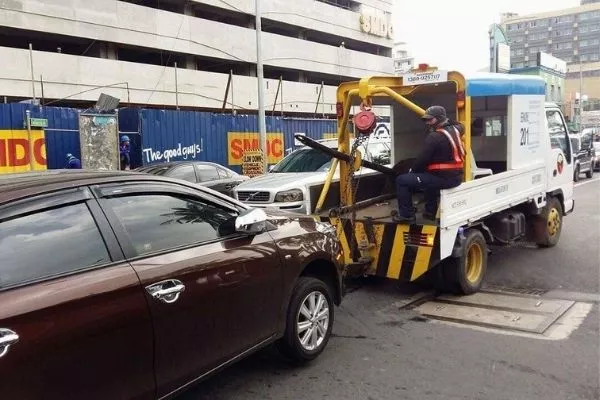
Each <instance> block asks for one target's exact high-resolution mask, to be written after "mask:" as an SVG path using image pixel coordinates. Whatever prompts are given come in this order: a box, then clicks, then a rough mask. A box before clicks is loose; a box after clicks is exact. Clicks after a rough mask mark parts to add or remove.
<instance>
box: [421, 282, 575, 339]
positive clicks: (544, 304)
mask: <svg viewBox="0 0 600 400" xmlns="http://www.w3.org/2000/svg"><path fill="white" fill-rule="evenodd" d="M573 304H575V302H574V301H570V300H548V299H542V298H539V297H526V296H516V295H511V294H503V293H485V292H480V293H476V294H473V295H470V296H462V297H458V296H440V297H437V298H436V299H434V300H432V301H428V302H426V303H423V304H421V305H419V306H418V307H416V308H415V311H418V312H419V313H421V314H422V315H424V316H427V317H429V318H434V319H439V320H443V321H451V322H455V323H461V324H465V325H474V326H482V327H488V328H500V329H505V330H512V331H520V332H528V333H537V334H542V333H544V332H545V331H546V330H547V329H548V328H549V327H550V326H551V325H552V324H553V323H554V322H555V321H556V320H557V319H559V318H560V317H561V316H562V315H563V314H564V313H565V312H566V311H567V310H569V308H571V307H572V306H573Z"/></svg>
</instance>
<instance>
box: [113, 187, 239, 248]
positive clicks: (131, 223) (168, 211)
mask: <svg viewBox="0 0 600 400" xmlns="http://www.w3.org/2000/svg"><path fill="white" fill-rule="evenodd" d="M107 202H108V205H109V206H110V207H111V208H112V210H113V211H114V212H115V214H116V215H117V218H118V219H119V220H120V221H121V223H122V224H123V227H124V228H125V231H126V232H127V234H128V235H129V238H130V239H131V242H132V244H133V246H134V248H135V250H136V252H137V254H140V255H142V254H147V253H152V252H157V251H162V250H167V249H172V248H176V247H180V246H186V245H190V244H194V243H202V242H207V241H212V240H215V239H218V238H219V237H220V235H219V228H220V227H221V225H223V224H225V223H231V222H232V221H233V220H234V219H235V216H236V214H235V213H234V212H233V211H229V210H225V209H223V208H220V207H217V206H215V205H212V204H210V203H208V202H204V201H201V200H199V199H192V198H183V197H176V196H172V195H163V194H156V195H155V194H152V195H150V194H148V195H135V196H123V197H113V198H109V199H108V200H107Z"/></svg>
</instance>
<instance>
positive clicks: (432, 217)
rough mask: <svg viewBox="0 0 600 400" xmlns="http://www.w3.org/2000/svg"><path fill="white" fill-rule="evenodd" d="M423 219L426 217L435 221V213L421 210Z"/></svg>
mask: <svg viewBox="0 0 600 400" xmlns="http://www.w3.org/2000/svg"><path fill="white" fill-rule="evenodd" d="M423 219H428V220H430V221H436V220H437V218H436V215H435V214H434V213H430V212H427V211H424V212H423Z"/></svg>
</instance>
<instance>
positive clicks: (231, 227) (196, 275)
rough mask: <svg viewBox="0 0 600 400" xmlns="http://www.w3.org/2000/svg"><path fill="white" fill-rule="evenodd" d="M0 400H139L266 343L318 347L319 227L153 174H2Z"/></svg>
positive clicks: (328, 319)
mask: <svg viewBox="0 0 600 400" xmlns="http://www.w3.org/2000/svg"><path fill="white" fill-rule="evenodd" d="M0 254H2V258H1V262H0V304H1V305H2V306H1V307H0V376H1V377H2V383H1V384H0V399H23V400H25V399H88V400H89V399H132V398H135V399H153V398H164V397H167V396H171V395H174V394H175V393H177V392H179V391H181V390H183V389H185V388H186V387H187V386H188V385H190V384H192V383H194V382H196V381H198V380H200V379H202V378H204V377H206V376H208V375H210V374H213V373H214V372H216V371H218V370H220V369H221V368H223V367H225V366H227V365H229V364H231V363H233V362H235V361H237V360H239V359H241V358H243V357H245V356H247V355H248V354H250V353H252V352H254V351H256V350H257V349H260V348H262V347H264V346H266V345H268V344H269V343H272V342H277V345H278V347H279V348H280V349H281V350H282V351H283V352H284V353H285V354H286V355H287V356H289V357H292V358H293V359H295V360H299V361H307V360H311V359H313V358H315V357H317V356H318V355H319V354H320V353H321V352H322V351H323V349H324V348H325V346H326V345H327V342H328V340H329V337H330V335H331V330H332V326H333V320H334V304H335V305H339V304H340V302H341V300H342V295H343V289H342V268H341V265H340V264H339V262H338V261H339V260H341V259H342V258H343V257H342V254H341V249H340V245H339V242H338V241H337V238H336V235H335V232H334V231H332V228H331V226H330V225H328V224H323V223H319V222H315V220H314V219H312V218H309V217H306V218H302V217H299V216H294V218H289V217H288V216H286V215H285V214H281V213H280V214H266V213H265V212H264V211H263V210H259V209H251V208H248V207H247V206H245V205H243V204H241V203H239V202H237V201H236V200H234V199H231V198H228V197H227V196H224V195H221V194H219V193H217V192H215V191H213V190H210V189H206V188H202V187H198V186H197V185H193V184H189V185H188V184H185V183H184V182H182V181H176V180H172V179H169V178H165V177H162V176H154V175H150V174H137V173H126V172H86V171H58V172H45V173H27V174H19V175H7V176H2V177H0Z"/></svg>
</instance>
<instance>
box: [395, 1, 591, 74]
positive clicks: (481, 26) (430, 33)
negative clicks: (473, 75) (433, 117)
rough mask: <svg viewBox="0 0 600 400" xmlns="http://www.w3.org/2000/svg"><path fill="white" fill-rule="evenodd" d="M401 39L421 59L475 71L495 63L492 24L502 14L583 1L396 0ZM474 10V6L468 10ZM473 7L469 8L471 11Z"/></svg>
mask: <svg viewBox="0 0 600 400" xmlns="http://www.w3.org/2000/svg"><path fill="white" fill-rule="evenodd" d="M395 3H396V4H395V8H394V13H393V18H394V30H395V36H396V40H400V41H404V42H407V43H408V50H409V51H410V53H411V54H412V55H413V56H414V57H415V63H416V64H418V63H421V62H426V63H429V64H431V65H435V66H437V67H439V68H440V69H453V70H458V71H461V72H474V71H477V70H480V69H482V68H486V67H488V66H489V38H488V30H489V26H490V24H492V23H494V22H500V14H501V13H504V12H516V13H518V14H519V15H526V14H532V13H538V12H546V11H552V10H559V9H563V8H570V7H576V6H578V5H579V4H580V0H479V1H474V0H453V1H451V0H428V1H426V2H421V3H418V2H417V3H414V2H412V3H411V2H406V1H404V0H396V1H395ZM467 10H468V11H467ZM467 12H468V13H467Z"/></svg>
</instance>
